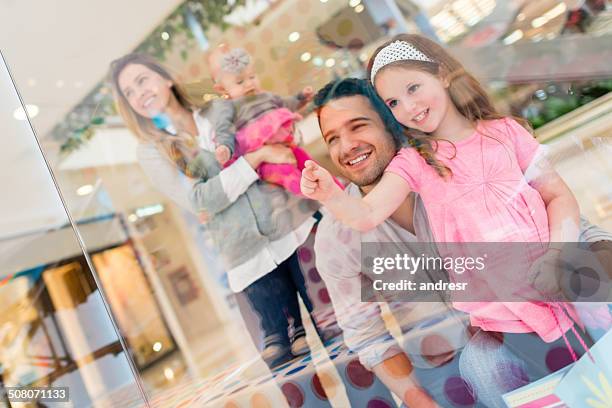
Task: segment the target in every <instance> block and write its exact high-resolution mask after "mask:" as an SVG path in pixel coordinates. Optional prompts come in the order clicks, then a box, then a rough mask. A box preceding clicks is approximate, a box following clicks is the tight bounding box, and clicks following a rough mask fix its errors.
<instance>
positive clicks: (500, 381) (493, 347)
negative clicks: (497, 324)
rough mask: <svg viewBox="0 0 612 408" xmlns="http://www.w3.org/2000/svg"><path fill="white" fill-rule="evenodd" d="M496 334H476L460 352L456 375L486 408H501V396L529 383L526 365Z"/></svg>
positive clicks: (479, 332) (480, 332)
mask: <svg viewBox="0 0 612 408" xmlns="http://www.w3.org/2000/svg"><path fill="white" fill-rule="evenodd" d="M496 334H497V333H492V332H485V331H482V330H479V331H478V332H477V333H476V334H475V335H474V336H473V337H472V338H471V339H470V341H469V342H468V344H466V346H465V348H464V349H463V350H462V352H461V356H460V358H459V371H460V372H461V376H462V377H463V379H464V380H465V381H467V382H468V384H469V385H470V386H471V388H472V391H473V393H474V395H473V397H474V400H476V401H480V402H481V403H483V404H485V405H486V406H487V407H491V408H498V407H499V408H504V407H505V406H506V404H505V403H504V401H503V399H502V395H503V394H505V393H506V392H509V391H512V390H515V389H517V388H519V387H522V386H523V385H527V384H529V382H530V381H529V377H528V375H527V373H526V366H525V362H524V361H523V360H521V359H519V358H518V357H516V356H515V355H514V354H513V353H512V352H510V350H508V348H507V347H505V346H504V344H503V340H501V341H500V337H497V336H496Z"/></svg>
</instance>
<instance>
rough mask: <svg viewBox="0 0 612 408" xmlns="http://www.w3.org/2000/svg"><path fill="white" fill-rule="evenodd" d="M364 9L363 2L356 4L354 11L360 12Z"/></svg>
mask: <svg viewBox="0 0 612 408" xmlns="http://www.w3.org/2000/svg"><path fill="white" fill-rule="evenodd" d="M364 9H365V7H364V6H363V4H358V5H357V7H355V13H361V12H362V11H363V10H364Z"/></svg>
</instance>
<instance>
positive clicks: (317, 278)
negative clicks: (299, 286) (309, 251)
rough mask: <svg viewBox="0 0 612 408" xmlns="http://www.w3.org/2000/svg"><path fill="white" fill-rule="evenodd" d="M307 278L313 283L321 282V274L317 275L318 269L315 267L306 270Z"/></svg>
mask: <svg viewBox="0 0 612 408" xmlns="http://www.w3.org/2000/svg"><path fill="white" fill-rule="evenodd" d="M308 279H310V281H311V282H314V283H319V282H321V275H319V271H317V268H310V269H309V270H308Z"/></svg>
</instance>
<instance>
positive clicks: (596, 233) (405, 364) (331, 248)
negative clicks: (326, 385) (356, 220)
mask: <svg viewBox="0 0 612 408" xmlns="http://www.w3.org/2000/svg"><path fill="white" fill-rule="evenodd" d="M381 103H382V102H381V101H380V100H379V99H378V98H377V97H376V96H375V95H374V94H373V91H372V90H371V88H370V87H369V86H368V83H367V82H366V80H359V79H345V80H342V81H336V82H332V83H330V84H328V85H327V86H325V87H324V88H322V89H321V90H320V91H319V92H318V94H317V96H316V97H315V105H316V106H317V113H318V119H319V125H320V128H321V132H322V134H323V138H324V141H325V143H326V145H327V147H328V149H329V154H330V157H331V160H332V162H333V163H334V165H335V167H336V168H337V170H338V171H339V172H340V173H341V175H342V176H344V177H345V178H347V179H348V180H349V181H350V182H351V183H350V184H349V185H348V186H347V192H348V193H349V194H350V195H355V196H359V195H362V194H365V193H368V192H369V191H370V190H371V189H372V188H373V187H374V186H375V185H376V183H377V182H378V181H379V180H380V178H381V176H382V174H383V171H384V169H385V168H386V167H387V165H388V164H389V162H390V161H391V159H392V158H393V157H394V155H395V153H396V151H397V149H398V148H399V147H400V146H401V140H399V139H400V137H397V136H396V137H395V138H394V137H393V136H392V135H400V134H401V133H400V132H398V131H397V129H394V128H393V126H397V125H396V124H395V123H396V122H395V121H394V120H393V118H392V117H391V116H390V113H389V112H388V110H386V109H384V106H383V107H382V108H381V106H380V104H381ZM387 115H389V116H387ZM323 212H324V210H323ZM585 223H586V221H584V220H583V225H582V236H581V241H588V242H597V241H603V240H610V239H612V235H610V234H608V233H606V232H605V231H602V230H600V229H598V228H597V227H595V226H592V225H588V224H585ZM419 241H423V242H429V241H433V237H432V235H431V232H430V230H429V225H428V221H427V214H426V212H425V208H424V207H423V203H422V202H421V200H420V198H419V197H418V196H417V195H415V194H411V195H410V196H409V198H408V199H407V200H406V202H404V203H403V204H402V206H401V207H400V208H399V209H398V210H397V211H396V212H395V213H394V214H393V215H392V216H391V218H390V219H389V220H387V221H386V222H384V223H383V224H381V225H380V226H378V227H377V228H375V229H374V230H372V231H369V232H367V233H359V232H356V231H353V230H351V229H350V228H349V227H346V226H344V225H343V224H341V223H340V222H338V221H337V220H335V219H334V218H333V216H331V214H329V213H325V212H324V217H323V219H322V221H321V222H320V224H319V227H318V230H317V235H316V241H315V252H316V260H317V261H316V262H317V269H318V270H319V273H320V274H321V276H322V278H323V279H324V280H325V283H326V285H327V288H328V290H329V293H330V297H331V299H332V301H333V304H334V308H335V311H336V316H337V318H338V321H339V324H340V326H341V327H342V329H343V331H344V338H345V342H346V343H347V345H348V346H349V348H351V349H352V350H354V351H356V352H357V353H358V354H359V358H360V361H361V362H362V364H363V365H364V366H365V367H366V368H368V369H371V370H372V371H374V373H375V374H376V375H377V376H378V377H379V378H380V380H381V381H382V382H383V383H385V384H386V385H387V386H388V387H389V389H390V390H391V391H393V392H394V393H395V394H396V395H398V396H399V397H400V398H402V400H403V401H404V402H405V403H407V404H409V405H410V406H425V404H433V402H431V400H430V399H429V396H428V395H427V394H429V395H431V396H432V397H433V398H434V399H435V400H436V401H437V402H439V403H441V404H443V405H447V404H448V398H449V397H448V388H449V384H450V386H451V388H452V386H453V384H454V387H455V391H457V393H458V394H461V393H463V395H464V396H465V398H468V399H469V397H470V394H471V390H470V389H469V387H468V386H467V385H466V384H465V383H464V382H463V383H462V380H461V379H460V377H459V369H458V363H457V361H456V360H458V359H456V358H453V357H454V356H455V354H456V352H457V350H459V349H461V348H462V347H463V346H464V345H465V344H466V342H467V341H468V340H469V338H470V336H471V334H470V333H471V328H469V327H468V326H469V325H468V323H467V320H466V316H465V315H463V314H461V313H459V312H456V311H454V310H453V309H452V306H450V305H448V304H446V303H444V302H439V303H428V304H418V307H415V306H417V304H415V303H407V302H405V303H404V304H403V307H402V309H401V313H395V315H396V316H395V317H396V318H397V319H398V320H399V322H398V324H396V326H397V325H399V326H400V328H404V329H403V330H402V331H404V332H405V333H404V334H405V335H404V336H403V339H402V343H403V347H400V345H398V344H397V342H396V341H395V340H394V337H393V336H391V335H390V334H389V331H388V329H387V325H386V324H385V321H384V320H383V317H382V316H381V308H380V305H379V304H377V303H366V302H362V301H361V290H360V288H361V285H362V281H363V280H364V279H365V280H368V279H370V280H371V279H373V278H375V277H373V276H365V273H364V272H362V264H361V250H362V243H371V242H382V243H402V242H403V243H411V242H412V243H416V242H419ZM432 318H433V319H434V323H436V324H431V325H430V324H429V323H427V320H428V319H429V320H431V319H432ZM422 323H425V324H422ZM414 325H416V326H417V327H416V330H405V327H407V326H414ZM419 326H421V327H419ZM423 327H427V330H423ZM429 329H431V330H429ZM427 340H429V341H427ZM404 350H406V351H408V352H409V353H410V357H409V356H408V355H407V354H406V351H404ZM436 367H440V368H436ZM432 368H434V369H432ZM492 368H494V367H492ZM487 369H488V368H487ZM510 371H511V370H510ZM412 372H415V374H416V375H414V376H410V375H409V374H411V373H412ZM462 374H463V372H462ZM415 377H417V378H418V379H419V381H420V383H421V384H422V387H424V388H426V390H427V392H425V391H423V390H422V389H421V388H420V387H419V385H417V383H416V382H415V381H414V380H415ZM457 378H459V380H457V381H455V382H454V383H453V382H452V381H449V379H457ZM462 387H463V389H461V388H462ZM501 392H502V391H499V392H498V394H499V393H501ZM445 394H446V396H445ZM444 398H446V400H444ZM473 398H474V399H478V396H477V395H476V396H473ZM464 402H465V400H464Z"/></svg>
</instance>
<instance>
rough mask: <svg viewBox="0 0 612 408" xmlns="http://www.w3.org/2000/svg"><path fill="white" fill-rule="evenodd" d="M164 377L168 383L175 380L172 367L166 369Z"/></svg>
mask: <svg viewBox="0 0 612 408" xmlns="http://www.w3.org/2000/svg"><path fill="white" fill-rule="evenodd" d="M164 377H166V379H167V380H168V381H170V380H172V379H174V371H173V370H172V369H171V368H170V367H166V368H164Z"/></svg>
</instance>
